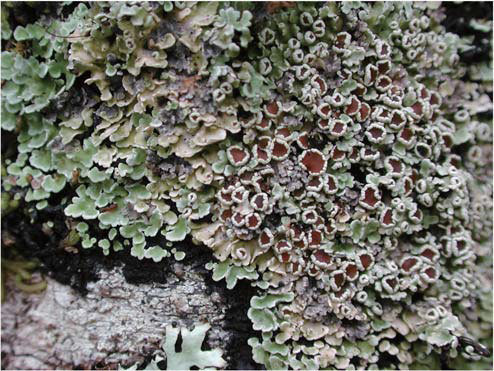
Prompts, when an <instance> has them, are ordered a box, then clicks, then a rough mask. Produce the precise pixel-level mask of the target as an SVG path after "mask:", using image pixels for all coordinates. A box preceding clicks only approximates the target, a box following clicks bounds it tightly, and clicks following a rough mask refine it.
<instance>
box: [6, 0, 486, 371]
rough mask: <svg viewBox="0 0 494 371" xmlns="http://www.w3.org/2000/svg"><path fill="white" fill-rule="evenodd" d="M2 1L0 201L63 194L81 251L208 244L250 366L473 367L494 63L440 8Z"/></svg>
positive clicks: (158, 252)
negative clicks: (67, 5) (15, 195)
mask: <svg viewBox="0 0 494 371" xmlns="http://www.w3.org/2000/svg"><path fill="white" fill-rule="evenodd" d="M61 6H62V5H61ZM62 7H63V6H62ZM14 8H15V5H14V4H10V5H7V4H6V5H4V4H2V10H3V13H2V17H3V18H2V38H3V39H4V40H6V41H7V42H8V43H11V44H12V46H9V47H7V48H6V49H5V50H3V51H2V79H3V82H2V85H3V89H2V98H3V99H2V129H3V130H6V131H14V132H15V133H16V135H17V141H18V146H17V150H18V155H17V158H15V159H13V160H6V162H5V163H6V164H7V167H6V171H7V175H6V176H4V175H3V174H2V177H3V178H4V179H3V182H2V184H3V185H2V187H3V189H4V190H5V191H6V192H13V191H16V192H22V194H23V199H24V200H25V201H26V202H29V203H34V204H35V205H36V207H37V208H39V209H41V208H44V207H46V206H47V205H48V204H49V202H50V197H51V196H52V195H54V194H61V195H63V198H62V201H61V202H62V204H63V205H64V210H65V214H66V215H67V217H68V218H70V219H71V220H72V221H73V223H72V224H71V225H72V232H73V233H74V234H78V235H79V238H75V239H74V241H75V242H74V243H75V244H79V243H80V246H81V247H82V248H96V246H98V247H99V248H102V249H103V251H104V252H105V254H109V253H110V251H111V250H115V251H118V250H121V249H130V253H131V254H132V255H134V256H136V257H137V258H139V259H144V258H149V259H153V260H154V261H159V260H161V259H164V258H170V256H171V255H172V254H173V251H172V248H173V244H174V243H176V242H178V241H183V240H185V239H186V238H187V237H188V236H189V237H191V239H192V241H193V242H194V243H196V244H205V245H207V246H208V247H210V248H211V249H212V250H213V252H214V256H215V258H216V261H214V262H210V263H209V264H208V266H207V267H208V268H209V269H211V270H212V275H213V279H215V280H221V279H225V280H226V282H227V286H228V288H232V289H233V288H234V286H235V284H236V282H237V281H238V280H240V279H248V280H250V281H252V285H253V286H255V287H257V288H258V289H259V296H256V297H254V298H252V301H251V308H250V310H249V312H248V316H249V318H250V319H251V320H252V323H253V329H254V330H257V331H259V332H260V337H259V338H251V339H250V341H249V344H250V345H251V347H252V350H253V358H254V360H255V361H256V362H258V363H260V364H262V365H264V367H266V368H267V369H287V368H293V369H319V368H337V369H356V368H368V369H376V368H383V367H384V368H439V367H441V362H444V360H445V359H447V360H448V362H449V365H450V366H452V367H460V368H466V367H476V368H486V367H487V368H489V364H488V362H492V358H490V359H487V363H485V362H484V363H482V359H484V360H485V359H486V358H482V357H484V356H486V355H487V354H488V350H487V348H490V349H491V350H492V297H491V295H490V287H491V286H492V274H491V273H489V272H491V270H492V250H491V246H490V245H491V241H492V179H491V176H492V172H491V168H492V160H491V157H492V117H489V114H488V111H489V110H490V112H491V115H492V85H491V83H492V62H490V64H485V63H484V62H483V63H481V64H472V65H470V66H466V65H464V64H463V63H462V62H461V60H460V54H462V53H465V52H468V51H469V50H470V49H471V43H472V39H471V38H468V37H460V36H459V35H456V34H454V33H451V32H447V31H446V29H445V27H444V26H443V25H442V21H443V19H444V17H445V14H444V9H443V8H442V6H441V5H440V3H437V2H435V3H434V2H433V3H422V2H420V3H419V2H406V3H401V2H400V3H398V2H377V3H361V2H343V3H338V2H328V3H323V4H320V3H304V2H300V3H296V4H295V3H286V2H282V3H280V4H278V5H277V6H274V5H273V4H264V3H258V4H250V3H229V2H221V3H217V2H174V3H171V2H144V3H137V2H136V3H134V2H129V3H127V2H112V3H106V2H95V3H91V4H86V3H81V4H79V5H77V6H76V7H73V8H71V12H70V14H69V15H68V16H67V17H66V18H65V19H64V20H63V21H60V20H53V19H50V18H49V17H46V16H43V17H41V18H40V19H39V20H37V21H35V22H34V23H29V24H26V25H18V26H17V27H16V28H15V29H10V28H9V25H10V24H11V21H9V12H11V11H12V9H14ZM471 27H472V28H474V29H476V30H481V32H486V35H489V34H490V35H492V20H490V21H485V20H480V21H472V23H471ZM14 42H15V43H23V44H25V45H26V46H27V47H26V48H25V50H23V52H20V51H19V50H18V48H17V47H15V46H13V45H14ZM17 45H18V44H17ZM490 50H491V51H490V53H491V54H490V55H491V56H492V47H491V49H490ZM3 194H4V193H3V191H2V198H3V197H4V196H3ZM68 195H70V196H68ZM78 246H79V245H78ZM190 248H194V247H193V246H191V247H190ZM175 258H177V259H180V256H178V257H177V254H175ZM182 258H183V256H182ZM480 343H482V344H484V345H485V346H483V345H480ZM486 347H487V348H486Z"/></svg>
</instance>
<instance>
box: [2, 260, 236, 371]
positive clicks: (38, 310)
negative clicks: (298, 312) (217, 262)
mask: <svg viewBox="0 0 494 371" xmlns="http://www.w3.org/2000/svg"><path fill="white" fill-rule="evenodd" d="M190 268H191V267H190V266H182V265H181V264H177V265H176V266H175V270H176V273H177V274H176V275H175V276H173V275H171V276H170V277H169V279H168V280H167V282H166V283H165V284H160V283H151V284H141V285H133V284H129V283H127V282H126V280H125V278H124V276H123V274H122V271H121V269H120V268H114V269H112V270H110V271H105V270H102V271H100V272H99V274H100V278H101V279H100V280H98V281H97V282H91V283H89V284H88V285H87V289H88V294H87V295H86V296H85V297H81V295H80V293H78V292H77V291H74V290H73V289H72V288H70V287H69V286H66V285H62V284H60V283H58V282H56V281H54V280H52V279H49V278H48V279H47V280H48V288H47V290H46V291H45V292H43V293H42V294H38V295H33V294H31V295H28V294H24V293H22V292H20V291H18V290H15V289H13V288H12V289H11V290H8V294H7V297H6V302H5V303H4V304H3V305H2V368H4V369H72V368H77V369H87V368H94V367H95V365H96V367H98V366H99V367H105V368H117V367H118V365H119V364H120V365H132V364H134V363H142V362H143V361H145V358H146V357H148V358H149V356H151V355H152V354H154V353H156V352H157V351H158V352H159V350H160V342H161V341H162V339H163V338H164V336H165V327H166V325H169V324H174V325H177V326H181V327H182V326H188V327H191V326H192V325H193V324H194V323H198V322H208V323H209V324H211V330H210V331H209V334H208V336H207V338H206V343H207V344H204V345H203V347H204V346H206V347H211V348H218V347H221V348H223V349H225V347H224V345H225V344H228V343H229V341H230V336H231V333H229V332H227V331H225V330H224V329H223V327H224V324H225V321H224V318H225V312H226V305H225V302H224V301H222V299H221V298H220V296H219V295H218V294H217V293H216V292H213V293H212V294H211V295H208V294H207V292H208V288H207V284H206V283H205V282H204V278H203V277H202V276H201V275H200V274H198V273H195V272H193V271H192V270H191V269H190Z"/></svg>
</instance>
